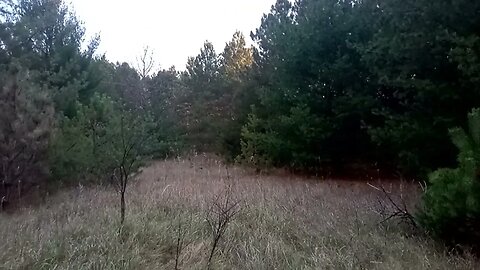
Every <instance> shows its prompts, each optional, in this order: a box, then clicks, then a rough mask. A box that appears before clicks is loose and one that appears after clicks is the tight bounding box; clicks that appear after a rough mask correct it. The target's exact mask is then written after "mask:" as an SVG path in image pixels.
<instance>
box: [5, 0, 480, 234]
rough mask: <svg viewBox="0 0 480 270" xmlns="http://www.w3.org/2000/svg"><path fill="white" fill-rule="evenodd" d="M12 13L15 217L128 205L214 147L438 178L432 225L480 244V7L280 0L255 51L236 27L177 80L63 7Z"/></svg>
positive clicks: (9, 99) (15, 5)
mask: <svg viewBox="0 0 480 270" xmlns="http://www.w3.org/2000/svg"><path fill="white" fill-rule="evenodd" d="M0 15H1V16H0V22H1V23H0V84H1V89H0V166H1V167H0V169H1V170H0V179H2V180H1V181H2V182H1V183H2V186H1V188H0V196H1V197H2V207H3V206H4V204H7V203H8V202H10V201H14V200H16V199H18V198H20V197H22V196H23V194H24V193H28V191H29V190H30V189H32V188H35V187H38V186H43V185H49V186H57V187H58V186H62V185H72V184H78V183H79V182H81V183H83V184H85V183H95V184H108V183H112V184H114V185H115V186H117V187H118V189H119V192H120V193H121V194H122V202H123V203H124V198H123V197H124V195H125V189H126V188H127V183H128V180H129V178H130V176H131V174H132V173H133V172H135V171H136V170H137V169H138V168H139V167H140V166H141V165H142V164H143V162H145V161H146V160H148V159H155V158H168V157H174V156H177V155H181V154H184V153H189V152H193V151H196V152H212V153H216V154H219V155H222V156H223V157H224V158H225V159H226V160H228V161H230V162H238V163H240V164H244V165H248V166H253V167H256V168H258V169H267V168H271V167H282V168H289V169H292V170H294V171H302V172H307V173H319V174H321V173H326V172H338V173H344V172H345V170H349V172H350V173H352V174H355V173H356V172H352V170H363V169H380V170H388V171H391V172H399V173H401V174H402V175H406V176H408V177H414V178H416V179H420V180H422V181H423V180H425V181H426V180H427V179H430V181H427V182H428V184H427V185H428V187H429V189H427V191H426V194H425V203H424V205H422V208H421V211H420V212H421V213H420V214H419V215H418V219H419V220H421V222H420V223H421V224H423V225H424V227H425V228H427V229H428V230H432V231H433V232H435V233H436V235H438V236H441V237H443V236H446V235H448V237H450V236H451V235H450V232H452V231H456V230H461V231H460V232H459V236H458V237H456V238H455V239H460V240H468V241H467V242H469V243H479V242H480V236H479V234H478V225H479V224H480V222H479V220H480V188H479V187H480V182H479V181H480V179H479V177H480V176H479V175H478V168H479V165H480V164H479V162H480V156H479V154H480V148H479V145H480V141H479V140H480V139H479V135H478V133H479V130H480V124H479V121H480V115H479V113H478V110H474V108H478V107H480V1H468V0H457V1H447V0H438V1H427V0H382V1H380V0H337V1H333V0H297V1H288V0H278V1H277V2H276V3H275V5H274V6H272V8H271V10H270V12H269V13H268V14H265V15H264V16H263V18H261V21H260V18H259V21H260V25H259V26H258V28H257V29H256V30H254V31H252V33H250V38H251V39H252V40H253V44H254V45H253V46H251V47H250V46H248V45H247V40H246V39H247V37H246V36H245V35H244V34H243V33H240V32H236V33H233V36H232V39H231V40H230V41H228V42H227V43H226V44H225V47H224V49H223V51H218V52H217V51H215V48H214V46H213V44H212V43H210V42H208V41H206V42H205V44H204V46H203V47H202V48H200V51H199V54H198V55H197V56H192V57H190V58H189V59H188V62H187V65H186V68H185V69H183V67H180V69H176V68H175V67H171V68H168V69H162V70H154V66H153V65H152V63H153V62H160V63H161V59H152V57H151V55H150V53H149V51H148V48H146V49H145V51H144V52H143V53H142V52H139V61H138V63H135V64H127V63H112V62H110V61H108V60H107V59H106V58H105V57H104V56H102V55H99V54H98V53H96V49H97V47H98V44H99V42H101V37H99V36H98V37H94V38H93V39H91V40H86V37H85V29H84V28H83V26H82V23H81V22H80V20H79V19H78V18H77V17H76V16H75V14H74V13H73V11H72V10H71V9H69V8H68V6H67V5H65V4H64V3H63V2H62V1H60V0H19V1H8V0H3V1H1V2H0ZM218 23H221V22H218ZM153 34H154V33H152V35H153ZM469 113H470V114H469ZM467 115H469V116H468V117H467ZM452 128H456V129H453V130H450V129H452ZM449 130H450V131H449ZM462 130H465V131H470V132H471V134H470V135H467V133H468V132H463V133H462ZM460 133H462V134H460ZM450 134H452V135H450ZM451 136H452V137H453V141H454V143H452V142H451ZM455 146H457V147H458V148H459V150H460V154H459V158H458V162H459V165H458V166H459V168H457V169H449V170H441V171H436V172H434V171H435V170H437V169H439V168H443V167H455V166H457V165H456V157H457V154H458V150H457V148H456V147H455ZM432 172H434V173H433V174H430V173H432ZM428 175H430V176H429V177H427V176H428ZM430 187H431V188H430ZM122 209H123V211H124V206H123V207H122ZM123 218H124V212H123V214H122V220H123ZM456 224H466V225H465V226H460V227H461V229H459V228H458V227H456ZM472 236H473V237H475V238H474V239H476V240H475V241H472V239H473V238H471V237H472Z"/></svg>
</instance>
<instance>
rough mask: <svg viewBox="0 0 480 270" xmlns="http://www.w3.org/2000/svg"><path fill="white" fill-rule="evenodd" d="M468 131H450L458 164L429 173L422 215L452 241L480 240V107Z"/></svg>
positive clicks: (475, 242)
mask: <svg viewBox="0 0 480 270" xmlns="http://www.w3.org/2000/svg"><path fill="white" fill-rule="evenodd" d="M468 127H469V129H468V131H469V132H468V133H466V132H465V131H464V130H462V129H460V128H455V129H452V130H450V134H451V137H452V141H453V143H454V144H455V146H456V147H457V148H458V150H459V154H458V159H457V160H458V167H457V168H455V169H440V170H437V171H435V172H433V173H432V174H430V176H429V182H430V185H429V186H428V189H427V191H426V193H425V195H424V197H423V202H424V207H423V209H422V210H423V211H422V212H421V214H420V215H419V218H420V220H421V222H422V223H423V225H424V226H425V227H426V228H427V229H429V230H431V231H432V233H434V234H435V235H437V236H440V237H442V238H444V239H447V240H449V241H451V242H452V243H461V244H473V245H478V243H480V232H479V231H478V228H479V226H480V174H479V172H480V109H474V110H473V111H472V112H471V113H470V114H469V115H468Z"/></svg>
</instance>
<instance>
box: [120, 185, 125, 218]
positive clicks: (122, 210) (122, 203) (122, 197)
mask: <svg viewBox="0 0 480 270" xmlns="http://www.w3.org/2000/svg"><path fill="white" fill-rule="evenodd" d="M124 221H125V190H122V191H120V224H121V225H123V222H124Z"/></svg>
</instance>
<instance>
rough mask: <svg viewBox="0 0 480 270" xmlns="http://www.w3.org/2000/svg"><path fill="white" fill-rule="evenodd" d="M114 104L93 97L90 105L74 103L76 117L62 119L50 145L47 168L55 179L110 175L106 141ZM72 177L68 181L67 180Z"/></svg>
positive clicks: (110, 101) (113, 115) (107, 140)
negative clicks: (75, 104) (49, 168)
mask: <svg viewBox="0 0 480 270" xmlns="http://www.w3.org/2000/svg"><path fill="white" fill-rule="evenodd" d="M114 106H115V104H114V103H113V101H112V100H111V99H109V98H107V97H106V96H100V95H95V96H94V97H93V98H92V101H91V103H90V104H89V105H82V104H80V103H77V111H76V113H75V117H73V118H67V117H64V118H63V119H62V120H61V121H60V123H59V128H58V129H57V130H56V132H55V135H54V137H53V140H52V143H51V145H50V155H49V157H50V167H51V170H52V175H53V178H54V179H57V180H64V181H65V180H67V181H68V180H71V181H81V180H82V179H84V180H85V179H89V180H91V179H92V178H93V177H97V176H103V177H105V176H106V174H108V173H111V172H108V171H107V170H108V168H110V167H111V166H110V164H109V163H110V162H111V158H110V153H109V152H110V149H109V142H110V141H111V140H112V139H114V137H113V135H112V134H109V133H110V132H111V129H114V130H115V129H118V126H115V123H114V121H113V119H114V117H115V114H116V113H117V112H116V111H114ZM69 178H71V179H69Z"/></svg>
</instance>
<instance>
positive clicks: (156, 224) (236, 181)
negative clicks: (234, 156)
mask: <svg viewBox="0 0 480 270" xmlns="http://www.w3.org/2000/svg"><path fill="white" fill-rule="evenodd" d="M373 184H375V185H379V183H376V182H375V183H373ZM384 185H385V187H386V189H387V190H393V191H395V194H394V195H392V196H394V197H395V198H399V197H401V196H405V197H404V199H405V200H407V201H414V200H416V198H417V197H418V189H417V187H416V186H415V185H406V184H399V183H398V182H397V183H396V184H392V182H391V183H390V184H388V183H384ZM381 198H382V194H381V193H380V192H379V191H377V190H375V189H373V188H371V187H369V186H368V185H367V183H366V182H347V181H330V180H322V181H320V180H318V179H313V178H311V179H307V178H304V177H296V176H293V175H289V174H287V173H281V172H277V173H271V174H268V175H257V174H255V173H253V172H250V171H249V170H246V169H242V168H239V167H229V168H228V169H227V168H226V167H225V166H224V165H222V164H221V163H220V162H218V161H217V160H216V159H215V158H208V157H196V158H193V159H190V160H189V159H185V160H183V159H177V160H169V161H158V162H154V163H152V164H151V165H149V166H147V167H146V168H144V169H143V170H142V172H140V173H139V175H137V177H136V178H135V179H134V180H133V181H132V182H131V185H130V187H129V190H128V194H127V218H126V223H125V225H124V227H123V229H122V230H119V223H118V220H119V212H118V200H119V199H118V196H117V194H116V193H115V192H114V190H112V189H110V188H107V187H103V188H101V187H96V188H93V187H77V188H75V189H71V190H68V191H61V192H59V193H57V194H55V195H54V196H51V197H48V198H47V201H46V202H45V203H43V204H41V205H37V206H30V207H27V208H25V209H22V210H20V211H17V212H16V213H14V214H2V215H1V216H0V237H1V241H0V250H1V252H0V269H175V268H177V269H206V268H211V269H255V270H257V269H480V264H479V263H478V261H476V260H475V259H474V258H473V257H472V256H469V255H464V256H462V257H460V256H457V255H449V253H448V252H447V250H446V249H445V248H444V247H442V246H441V245H439V244H436V243H435V242H434V241H432V240H430V239H428V237H425V236H422V235H420V234H418V233H414V232H413V231H412V230H411V229H409V228H408V226H406V225H398V224H397V221H396V220H393V219H392V220H390V221H388V222H384V223H380V222H381V221H382V220H383V219H384V217H382V215H380V214H379V212H381V211H380V210H386V211H387V212H388V209H382V207H381V206H380V205H379V199H381ZM226 199H228V200H229V201H228V202H226V203H225V201H224V200H226ZM215 202H217V204H214V203H215ZM222 203H224V204H222ZM215 205H217V206H219V207H220V208H221V207H224V206H231V209H227V210H230V211H231V212H229V213H232V214H235V215H233V216H232V217H231V221H230V222H228V223H227V224H226V226H225V228H226V230H225V233H224V234H223V235H222V237H221V239H220V241H219V242H218V245H217V247H216V249H215V252H214V255H213V257H212V259H211V262H210V264H209V263H208V259H209V254H210V253H211V252H210V251H211V248H212V239H213V236H212V229H211V226H210V225H209V223H208V222H207V220H210V221H212V220H213V222H214V223H215V220H214V219H212V217H213V218H215V217H217V216H216V215H215V213H216V212H215V209H216V208H215V207H213V206H215ZM207 217H209V218H208V219H207Z"/></svg>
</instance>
